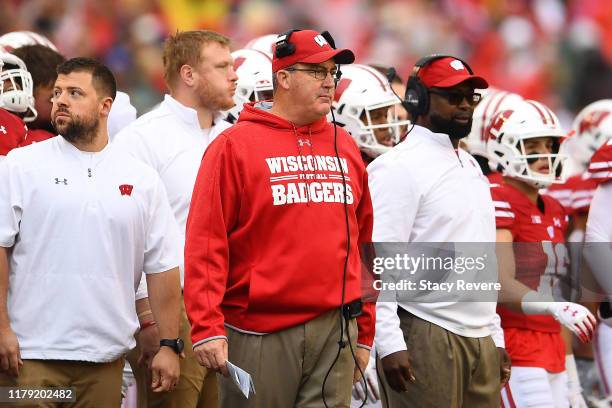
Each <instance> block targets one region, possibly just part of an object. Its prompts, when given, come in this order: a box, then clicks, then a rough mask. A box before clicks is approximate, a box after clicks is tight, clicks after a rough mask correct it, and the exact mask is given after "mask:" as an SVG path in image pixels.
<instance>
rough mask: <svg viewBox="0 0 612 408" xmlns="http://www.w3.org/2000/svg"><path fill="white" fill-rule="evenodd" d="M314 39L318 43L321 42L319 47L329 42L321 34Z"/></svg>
mask: <svg viewBox="0 0 612 408" xmlns="http://www.w3.org/2000/svg"><path fill="white" fill-rule="evenodd" d="M314 40H315V42H316V43H317V44H319V47H323V46H324V45H325V44H327V40H326V39H325V38H323V36H322V35H321V34H319V35H317V36H316V37H315V38H314Z"/></svg>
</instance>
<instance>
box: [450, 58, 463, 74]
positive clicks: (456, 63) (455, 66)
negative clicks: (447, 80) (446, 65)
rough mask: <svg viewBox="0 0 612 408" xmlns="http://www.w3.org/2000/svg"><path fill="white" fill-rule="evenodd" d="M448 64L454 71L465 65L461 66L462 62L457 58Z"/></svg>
mask: <svg viewBox="0 0 612 408" xmlns="http://www.w3.org/2000/svg"><path fill="white" fill-rule="evenodd" d="M450 66H451V67H452V68H453V69H454V70H455V71H461V70H462V69H465V67H464V66H463V63H462V62H461V61H459V60H453V61H451V63H450Z"/></svg>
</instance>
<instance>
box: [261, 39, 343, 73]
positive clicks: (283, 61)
mask: <svg viewBox="0 0 612 408" xmlns="http://www.w3.org/2000/svg"><path fill="white" fill-rule="evenodd" d="M279 39H280V37H279ZM289 42H290V43H291V44H293V45H294V46H295V52H294V53H293V54H291V55H288V56H286V57H282V58H278V57H277V56H276V44H274V45H273V46H272V55H274V57H273V58H272V72H277V71H279V70H281V69H284V68H287V67H289V66H291V65H293V64H296V63H298V62H304V63H310V64H318V63H320V62H325V61H327V60H330V59H332V58H333V60H334V62H335V63H336V64H352V63H353V61H355V54H353V51H351V50H349V49H339V50H337V49H334V48H332V46H331V45H329V43H328V42H327V40H326V39H325V38H323V36H322V35H321V34H319V33H318V32H316V31H313V30H300V31H294V32H293V33H292V34H291V38H289Z"/></svg>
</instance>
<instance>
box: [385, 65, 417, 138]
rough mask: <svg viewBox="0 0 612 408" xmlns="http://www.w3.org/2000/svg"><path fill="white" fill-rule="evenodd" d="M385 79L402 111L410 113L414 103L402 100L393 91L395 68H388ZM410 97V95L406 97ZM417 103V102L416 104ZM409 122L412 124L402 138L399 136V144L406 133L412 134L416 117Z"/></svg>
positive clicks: (395, 75)
mask: <svg viewBox="0 0 612 408" xmlns="http://www.w3.org/2000/svg"><path fill="white" fill-rule="evenodd" d="M385 77H387V81H389V88H390V89H391V92H393V95H395V97H396V98H397V99H398V100H399V101H400V104H401V105H402V107H403V108H404V109H406V111H407V112H411V111H412V110H411V107H413V106H415V103H414V101H412V100H404V99H403V98H402V97H401V96H399V95H398V94H397V92H395V89H393V86H392V84H393V80H394V79H395V78H396V77H397V71H396V70H395V68H393V67H390V68H389V69H388V70H387V73H386V74H385ZM408 96H409V97H410V95H408ZM417 103H418V102H417ZM410 121H411V122H412V126H410V129H408V131H407V132H406V133H404V134H403V135H402V136H400V140H399V142H398V143H401V142H403V141H404V139H405V138H406V136H408V133H410V132H412V129H413V128H414V125H415V122H416V117H412V118H410Z"/></svg>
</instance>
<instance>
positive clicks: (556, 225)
mask: <svg viewBox="0 0 612 408" xmlns="http://www.w3.org/2000/svg"><path fill="white" fill-rule="evenodd" d="M553 224H555V227H559V228H561V220H560V219H558V218H556V217H555V218H553Z"/></svg>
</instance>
